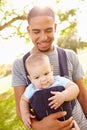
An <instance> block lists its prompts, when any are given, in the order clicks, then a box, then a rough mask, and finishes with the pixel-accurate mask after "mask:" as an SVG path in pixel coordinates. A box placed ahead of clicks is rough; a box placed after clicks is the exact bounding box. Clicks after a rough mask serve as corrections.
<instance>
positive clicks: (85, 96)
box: [74, 78, 87, 118]
mask: <svg viewBox="0 0 87 130" xmlns="http://www.w3.org/2000/svg"><path fill="white" fill-rule="evenodd" d="M74 82H75V83H76V84H77V85H78V87H79V89H80V92H79V95H78V100H79V102H80V104H81V106H82V109H83V111H84V114H85V116H86V118H87V89H86V87H85V85H84V80H83V78H80V79H78V80H75V81H74Z"/></svg>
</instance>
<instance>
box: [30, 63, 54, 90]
mask: <svg viewBox="0 0 87 130" xmlns="http://www.w3.org/2000/svg"><path fill="white" fill-rule="evenodd" d="M30 80H31V82H32V83H33V84H34V86H35V88H36V89H37V88H42V89H43V88H48V87H49V86H50V85H52V84H53V82H54V78H53V69H52V67H51V65H50V64H49V62H46V63H43V64H41V65H38V66H36V67H34V68H32V69H31V71H30Z"/></svg>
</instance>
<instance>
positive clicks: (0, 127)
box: [0, 88, 26, 130]
mask: <svg viewBox="0 0 87 130" xmlns="http://www.w3.org/2000/svg"><path fill="white" fill-rule="evenodd" d="M0 130H26V129H25V127H24V125H23V124H22V122H21V121H20V120H19V118H18V117H17V115H16V110H15V100H14V96H13V89H12V88H11V89H9V90H8V91H7V92H5V93H3V94H1V95H0Z"/></svg>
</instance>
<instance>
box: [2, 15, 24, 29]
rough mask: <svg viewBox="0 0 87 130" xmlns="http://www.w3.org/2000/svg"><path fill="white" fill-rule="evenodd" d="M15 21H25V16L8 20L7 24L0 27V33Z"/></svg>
mask: <svg viewBox="0 0 87 130" xmlns="http://www.w3.org/2000/svg"><path fill="white" fill-rule="evenodd" d="M16 20H26V16H17V17H15V18H13V19H12V20H10V21H9V22H7V23H5V24H4V25H2V26H0V31H1V30H3V29H5V28H6V27H8V26H10V25H11V24H12V23H13V22H15V21H16Z"/></svg>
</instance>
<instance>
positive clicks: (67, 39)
mask: <svg viewBox="0 0 87 130" xmlns="http://www.w3.org/2000/svg"><path fill="white" fill-rule="evenodd" d="M57 44H58V46H60V47H62V48H67V49H72V50H74V51H75V52H76V53H77V48H80V41H79V39H78V37H77V36H76V34H75V32H70V33H69V34H68V35H65V36H61V37H60V38H59V39H58V40H57Z"/></svg>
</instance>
